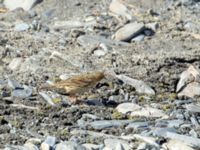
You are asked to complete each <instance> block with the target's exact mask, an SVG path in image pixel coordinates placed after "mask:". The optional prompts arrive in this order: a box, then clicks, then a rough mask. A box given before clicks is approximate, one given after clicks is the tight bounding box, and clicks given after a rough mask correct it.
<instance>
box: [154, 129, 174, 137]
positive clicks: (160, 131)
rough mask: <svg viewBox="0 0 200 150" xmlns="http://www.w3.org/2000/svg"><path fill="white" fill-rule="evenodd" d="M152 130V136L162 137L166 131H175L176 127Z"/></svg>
mask: <svg viewBox="0 0 200 150" xmlns="http://www.w3.org/2000/svg"><path fill="white" fill-rule="evenodd" d="M152 131H153V135H154V136H159V137H164V136H165V135H166V133H168V132H173V133H176V129H174V128H155V129H153V130H152Z"/></svg>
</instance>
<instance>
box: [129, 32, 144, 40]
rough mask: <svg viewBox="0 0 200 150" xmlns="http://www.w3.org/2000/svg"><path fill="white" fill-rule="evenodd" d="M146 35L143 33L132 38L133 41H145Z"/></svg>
mask: <svg viewBox="0 0 200 150" xmlns="http://www.w3.org/2000/svg"><path fill="white" fill-rule="evenodd" d="M144 37H145V36H144V35H143V34H140V35H138V36H136V37H134V38H132V40H131V42H140V41H143V40H144Z"/></svg>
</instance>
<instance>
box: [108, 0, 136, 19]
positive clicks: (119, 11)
mask: <svg viewBox="0 0 200 150" xmlns="http://www.w3.org/2000/svg"><path fill="white" fill-rule="evenodd" d="M109 10H110V11H111V12H112V13H114V14H116V15H118V16H121V17H123V18H126V19H127V20H131V19H132V16H131V14H132V13H131V11H130V10H128V8H127V7H126V6H125V5H124V4H123V3H122V1H120V0H112V2H111V3H110V6H109Z"/></svg>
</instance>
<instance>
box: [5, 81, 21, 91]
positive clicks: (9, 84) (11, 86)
mask: <svg viewBox="0 0 200 150" xmlns="http://www.w3.org/2000/svg"><path fill="white" fill-rule="evenodd" d="M7 81H8V86H9V87H10V88H12V89H16V88H22V86H21V85H20V84H19V83H18V82H16V81H15V80H12V79H10V78H8V80H7Z"/></svg>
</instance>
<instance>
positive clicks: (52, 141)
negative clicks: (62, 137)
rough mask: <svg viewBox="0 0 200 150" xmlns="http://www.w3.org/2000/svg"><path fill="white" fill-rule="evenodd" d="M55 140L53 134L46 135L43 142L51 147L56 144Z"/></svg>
mask: <svg viewBox="0 0 200 150" xmlns="http://www.w3.org/2000/svg"><path fill="white" fill-rule="evenodd" d="M56 140H57V139H56V137H54V136H48V137H47V138H46V139H45V141H44V143H46V144H48V145H49V146H51V147H53V146H54V145H55V144H56Z"/></svg>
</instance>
